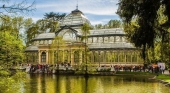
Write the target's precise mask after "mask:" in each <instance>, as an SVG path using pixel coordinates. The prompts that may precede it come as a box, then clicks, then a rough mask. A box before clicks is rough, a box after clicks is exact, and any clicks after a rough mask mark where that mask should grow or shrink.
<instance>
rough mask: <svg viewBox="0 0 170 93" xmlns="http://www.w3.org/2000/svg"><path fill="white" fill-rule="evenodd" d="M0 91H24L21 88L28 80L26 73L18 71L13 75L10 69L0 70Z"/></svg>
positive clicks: (17, 92)
mask: <svg viewBox="0 0 170 93" xmlns="http://www.w3.org/2000/svg"><path fill="white" fill-rule="evenodd" d="M0 79H1V81H0V89H1V90H0V93H23V91H21V88H22V87H24V83H26V82H27V81H28V80H26V73H25V72H20V71H18V72H17V73H16V74H14V75H11V73H10V72H9V71H4V70H1V71H0Z"/></svg>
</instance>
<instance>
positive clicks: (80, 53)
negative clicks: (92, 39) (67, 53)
mask: <svg viewBox="0 0 170 93" xmlns="http://www.w3.org/2000/svg"><path fill="white" fill-rule="evenodd" d="M79 64H80V65H81V64H82V51H81V50H80V51H79Z"/></svg>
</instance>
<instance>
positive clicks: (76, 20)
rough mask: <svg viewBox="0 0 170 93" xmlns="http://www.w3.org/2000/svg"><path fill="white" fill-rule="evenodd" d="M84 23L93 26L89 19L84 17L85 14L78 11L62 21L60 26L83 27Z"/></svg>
mask: <svg viewBox="0 0 170 93" xmlns="http://www.w3.org/2000/svg"><path fill="white" fill-rule="evenodd" d="M84 23H88V24H89V25H91V24H90V21H89V20H88V19H87V17H86V16H84V14H83V13H82V12H81V11H80V10H78V9H76V10H74V11H72V12H71V13H70V14H69V15H67V16H66V17H65V18H64V19H63V20H62V21H61V23H60V26H65V25H83V24H84Z"/></svg>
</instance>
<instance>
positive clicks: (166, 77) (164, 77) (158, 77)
mask: <svg viewBox="0 0 170 93" xmlns="http://www.w3.org/2000/svg"><path fill="white" fill-rule="evenodd" d="M157 79H161V80H164V81H166V82H170V76H169V75H162V74H159V75H158V76H157Z"/></svg>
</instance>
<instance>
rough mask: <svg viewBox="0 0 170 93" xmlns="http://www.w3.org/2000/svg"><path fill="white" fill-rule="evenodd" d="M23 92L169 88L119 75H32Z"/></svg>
mask: <svg viewBox="0 0 170 93" xmlns="http://www.w3.org/2000/svg"><path fill="white" fill-rule="evenodd" d="M30 79H31V80H30V82H29V83H27V84H26V87H25V92H24V93H170V88H169V87H165V86H164V85H163V84H161V83H159V82H155V81H148V78H141V77H138V78H131V77H128V78H124V77H121V76H96V77H95V76H90V77H89V78H88V80H87V79H85V78H84V77H83V76H59V77H58V76H56V75H33V76H31V77H30Z"/></svg>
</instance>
